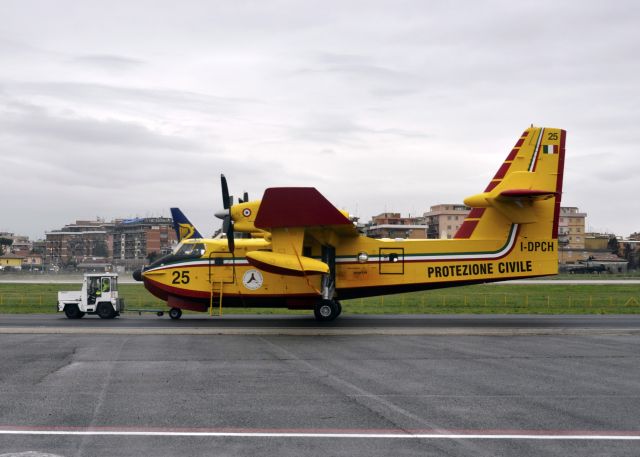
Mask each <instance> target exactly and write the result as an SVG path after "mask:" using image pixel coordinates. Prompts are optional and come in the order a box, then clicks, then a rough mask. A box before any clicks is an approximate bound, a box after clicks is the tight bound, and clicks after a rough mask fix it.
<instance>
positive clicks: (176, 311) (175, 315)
mask: <svg viewBox="0 0 640 457" xmlns="http://www.w3.org/2000/svg"><path fill="white" fill-rule="evenodd" d="M181 316H182V310H181V309H180V308H171V309H170V310H169V317H170V318H171V319H180V317H181Z"/></svg>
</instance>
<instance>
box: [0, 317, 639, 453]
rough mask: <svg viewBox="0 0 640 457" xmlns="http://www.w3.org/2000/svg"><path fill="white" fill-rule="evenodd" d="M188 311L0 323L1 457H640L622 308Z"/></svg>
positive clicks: (635, 366)
mask: <svg viewBox="0 0 640 457" xmlns="http://www.w3.org/2000/svg"><path fill="white" fill-rule="evenodd" d="M186 317H187V318H186V319H183V320H180V321H177V322H176V321H169V320H168V319H167V318H166V317H165V318H157V317H154V316H141V317H138V316H137V315H136V316H124V317H123V318H120V319H115V320H111V321H104V320H100V319H96V318H85V319H83V320H81V321H69V320H66V319H64V318H62V317H61V316H60V315H46V316H38V315H35V316H34V315H29V316H20V315H18V316H7V315H3V316H1V317H0V347H1V348H2V350H1V352H0V354H1V355H0V358H1V362H2V363H1V365H0V455H2V453H10V454H11V453H20V452H27V451H35V453H33V454H29V455H30V456H33V457H35V456H36V455H38V454H37V453H49V454H54V455H61V456H103V455H104V456H106V455H109V456H120V455H160V456H163V455H193V456H200V455H267V456H268V455H274V456H275V455H278V456H327V455H349V456H365V455H366V456H388V455H434V456H439V455H456V456H458V455H461V456H494V455H518V456H523V457H526V456H538V455H545V456H566V455H581V456H600V455H609V456H637V455H638V445H639V444H640V443H638V441H640V419H639V418H638V411H640V363H639V362H640V360H639V358H640V355H639V354H640V338H639V336H638V334H639V333H640V319H638V318H637V317H635V316H410V317H406V316H389V317H387V316H348V315H347V316H342V317H341V318H339V319H338V320H337V321H335V322H334V323H332V324H331V325H330V326H322V327H321V326H318V325H317V324H316V323H315V322H314V321H313V319H310V318H308V317H306V316H292V317H282V316H268V317H261V316H247V317H237V316H226V317H223V318H222V319H220V318H215V319H212V318H208V317H202V316H198V315H189V316H186ZM29 329H31V330H29ZM55 329H62V330H64V331H65V332H66V333H57V332H56V331H55ZM147 329H151V330H153V332H152V333H146V331H147ZM177 329H179V330H181V331H184V332H185V333H176V332H175V331H176V330H177ZM225 329H227V330H234V331H235V334H233V333H229V334H225V333H224V331H225ZM421 329H423V332H424V333H423V334H414V333H413V332H415V331H418V330H421ZM424 329H426V330H424ZM120 330H124V333H118V331H120ZM201 330H204V331H205V332H210V333H198V332H199V331H201ZM262 330H269V331H271V332H272V333H264V334H261V333H260V332H261V331H262ZM329 330H330V331H333V332H336V333H335V334H323V332H326V331H329ZM88 331H90V332H92V333H91V334H89V333H86V332H88ZM353 331H361V332H362V333H360V334H351V333H350V332H353ZM429 331H431V332H433V333H429ZM111 332H114V333H111ZM220 332H222V333H220ZM303 332H305V333H303ZM385 332H388V333H385ZM482 332H486V333H482ZM521 332H525V333H521ZM527 332H530V333H527Z"/></svg>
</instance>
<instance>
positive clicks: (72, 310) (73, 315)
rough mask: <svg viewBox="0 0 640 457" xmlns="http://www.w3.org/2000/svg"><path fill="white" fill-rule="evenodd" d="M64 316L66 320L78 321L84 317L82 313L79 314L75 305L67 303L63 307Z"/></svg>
mask: <svg viewBox="0 0 640 457" xmlns="http://www.w3.org/2000/svg"><path fill="white" fill-rule="evenodd" d="M64 315H65V316H67V318H68V319H80V318H81V317H82V316H84V313H82V312H80V309H79V308H78V305H76V304H75V303H68V304H66V305H64Z"/></svg>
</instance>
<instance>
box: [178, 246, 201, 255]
mask: <svg viewBox="0 0 640 457" xmlns="http://www.w3.org/2000/svg"><path fill="white" fill-rule="evenodd" d="M204 253H205V248H204V243H189V244H186V243H185V244H183V245H182V246H180V247H179V248H178V249H177V250H176V256H179V257H200V256H202V255H203V254H204Z"/></svg>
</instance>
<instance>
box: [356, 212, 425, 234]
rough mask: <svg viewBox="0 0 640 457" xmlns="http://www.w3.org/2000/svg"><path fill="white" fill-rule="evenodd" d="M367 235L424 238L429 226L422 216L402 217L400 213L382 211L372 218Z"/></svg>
mask: <svg viewBox="0 0 640 457" xmlns="http://www.w3.org/2000/svg"><path fill="white" fill-rule="evenodd" d="M367 236H370V237H371V238H394V239H395V238H413V239H423V238H426V237H427V226H426V224H425V223H424V218H422V217H402V216H401V215H400V213H381V214H378V215H377V216H373V217H372V218H371V222H370V223H369V225H368V226H367Z"/></svg>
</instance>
